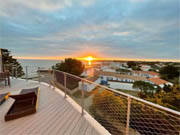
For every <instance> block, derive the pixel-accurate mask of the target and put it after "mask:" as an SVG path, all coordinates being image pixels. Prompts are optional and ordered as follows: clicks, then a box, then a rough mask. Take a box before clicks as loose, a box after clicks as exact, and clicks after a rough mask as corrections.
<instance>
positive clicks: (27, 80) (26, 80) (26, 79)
mask: <svg viewBox="0 0 180 135" xmlns="http://www.w3.org/2000/svg"><path fill="white" fill-rule="evenodd" d="M26 81H28V67H27V66H26Z"/></svg>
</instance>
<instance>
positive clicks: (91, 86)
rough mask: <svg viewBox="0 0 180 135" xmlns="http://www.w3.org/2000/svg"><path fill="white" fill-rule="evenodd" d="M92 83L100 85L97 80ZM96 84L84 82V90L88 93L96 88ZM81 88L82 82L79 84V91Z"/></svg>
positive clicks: (99, 80)
mask: <svg viewBox="0 0 180 135" xmlns="http://www.w3.org/2000/svg"><path fill="white" fill-rule="evenodd" d="M94 83H96V84H100V83H101V79H100V78H98V79H97V80H96V81H95V82H94ZM96 84H93V83H87V82H84V90H85V91H88V92H90V91H92V90H93V89H94V88H95V87H96ZM81 88H82V82H79V89H80V90H81Z"/></svg>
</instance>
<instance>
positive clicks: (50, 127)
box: [0, 79, 98, 135]
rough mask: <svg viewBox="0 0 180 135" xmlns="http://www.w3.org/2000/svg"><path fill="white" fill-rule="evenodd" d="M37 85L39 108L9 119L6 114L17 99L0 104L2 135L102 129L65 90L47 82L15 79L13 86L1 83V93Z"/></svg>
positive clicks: (52, 134) (50, 134) (74, 133)
mask: <svg viewBox="0 0 180 135" xmlns="http://www.w3.org/2000/svg"><path fill="white" fill-rule="evenodd" d="M33 87H40V95H39V106H38V110H37V112H36V113H35V114H32V115H29V116H25V117H22V118H19V119H16V120H12V121H8V122H5V121H4V116H5V114H6V113H7V111H8V110H9V108H10V106H11V105H12V104H13V102H14V100H13V99H10V98H9V99H8V100H7V101H6V102H5V103H4V104H2V105H1V106H0V135H15V134H17V135H20V134H22V135H23V134H26V135H28V134H29V135H32V134H33V135H61V134H62V135H63V134H64V135H70V134H71V135H77V134H82V135H84V134H86V135H91V133H98V131H96V129H95V128H94V127H93V126H92V125H91V124H90V123H89V122H88V120H87V119H85V118H84V117H82V116H81V113H80V112H79V111H77V109H76V108H74V107H73V105H72V104H70V103H69V102H68V101H67V100H66V99H64V97H63V96H62V95H61V94H59V93H57V92H56V91H54V90H53V89H52V88H50V87H48V86H46V85H44V84H39V83H36V82H31V81H28V82H26V81H23V80H16V79H11V88H9V87H5V86H3V85H2V84H0V94H1V93H5V92H11V94H19V93H20V91H21V89H23V88H33Z"/></svg>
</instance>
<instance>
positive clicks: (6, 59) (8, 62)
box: [1, 49, 24, 77]
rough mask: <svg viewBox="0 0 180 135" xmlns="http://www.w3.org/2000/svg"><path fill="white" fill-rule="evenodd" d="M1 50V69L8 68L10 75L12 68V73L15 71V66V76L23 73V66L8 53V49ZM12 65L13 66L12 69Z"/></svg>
mask: <svg viewBox="0 0 180 135" xmlns="http://www.w3.org/2000/svg"><path fill="white" fill-rule="evenodd" d="M1 51H2V63H3V70H4V71H5V70H8V71H9V72H10V74H11V75H12V72H13V71H12V70H14V73H15V72H16V71H15V70H16V69H15V68H17V77H21V76H22V75H24V72H23V68H22V66H21V65H20V63H19V62H18V61H17V59H15V58H13V57H12V56H11V55H10V51H8V50H7V49H1ZM13 67H15V68H14V69H13Z"/></svg>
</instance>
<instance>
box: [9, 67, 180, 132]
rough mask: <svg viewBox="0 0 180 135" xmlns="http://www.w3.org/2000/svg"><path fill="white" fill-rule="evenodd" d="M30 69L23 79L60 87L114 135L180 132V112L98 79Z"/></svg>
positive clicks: (84, 112) (83, 110)
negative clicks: (100, 82)
mask: <svg viewBox="0 0 180 135" xmlns="http://www.w3.org/2000/svg"><path fill="white" fill-rule="evenodd" d="M41 69H42V71H41ZM28 70H30V67H25V70H24V71H25V75H24V76H25V78H24V79H26V80H27V81H28V79H33V80H36V81H39V82H46V83H48V84H49V85H50V86H53V87H57V88H59V89H60V90H62V91H63V92H64V97H65V99H66V98H67V97H68V96H69V97H71V98H72V99H73V100H74V101H75V102H76V103H78V104H79V105H80V106H81V108H82V112H81V113H82V116H83V115H86V113H89V114H90V115H91V116H92V117H93V118H94V119H95V120H96V121H98V122H99V123H100V124H101V125H102V126H103V127H104V128H105V129H106V130H107V131H109V132H110V133H111V134H113V135H179V134H180V112H177V111H174V110H172V109H169V108H166V107H162V106H160V105H157V104H154V103H151V102H149V101H146V100H143V99H140V98H138V97H134V96H131V95H128V94H125V93H123V92H120V91H116V90H114V89H111V88H108V87H107V86H104V85H100V84H99V83H96V80H94V82H92V81H91V80H87V79H86V78H80V77H78V76H75V75H71V74H69V73H65V72H62V71H58V70H46V71H45V72H44V70H43V68H40V67H38V68H36V71H35V72H36V73H37V78H30V77H29V76H30V75H29V72H28ZM12 71H13V70H12ZM15 71H16V69H14V74H15V73H16V72H15ZM12 74H13V73H12ZM15 75H16V74H15ZM17 76H18V75H16V76H13V77H17Z"/></svg>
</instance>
